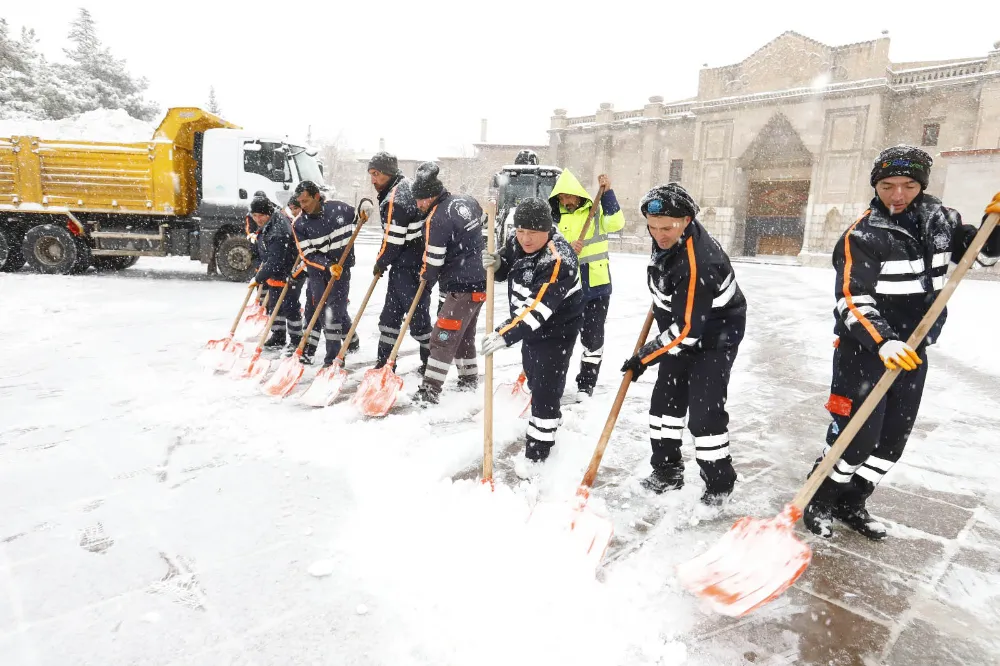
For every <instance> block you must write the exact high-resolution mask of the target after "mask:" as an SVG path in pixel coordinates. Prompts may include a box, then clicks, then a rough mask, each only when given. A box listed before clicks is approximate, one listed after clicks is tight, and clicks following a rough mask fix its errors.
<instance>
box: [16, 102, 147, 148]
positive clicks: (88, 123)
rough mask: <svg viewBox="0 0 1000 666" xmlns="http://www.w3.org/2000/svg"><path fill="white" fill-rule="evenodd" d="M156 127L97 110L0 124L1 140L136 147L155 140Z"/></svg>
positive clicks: (117, 111)
mask: <svg viewBox="0 0 1000 666" xmlns="http://www.w3.org/2000/svg"><path fill="white" fill-rule="evenodd" d="M157 124H158V123H152V122H146V121H144V120H137V119H136V118H133V117H132V116H130V115H128V113H127V112H126V111H125V110H123V109H114V110H108V109H97V110H95V111H87V112H86V113H79V114H76V115H73V116H69V117H67V118H63V119H62V120H25V119H22V120H0V136H35V137H38V138H40V139H48V140H50V141H101V142H107V143H135V142H139V141H148V140H150V139H152V138H153V132H154V131H156V127H157Z"/></svg>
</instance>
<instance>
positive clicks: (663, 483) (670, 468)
mask: <svg viewBox="0 0 1000 666" xmlns="http://www.w3.org/2000/svg"><path fill="white" fill-rule="evenodd" d="M639 485H641V486H642V487H643V488H645V489H646V490H649V491H651V492H654V493H656V494H657V495H661V494H663V493H665V492H666V491H668V490H680V489H681V488H683V487H684V462H683V461H682V462H675V463H671V462H668V463H666V464H664V465H659V466H657V467H654V468H653V473H652V474H650V475H649V476H647V477H646V478H645V479H643V480H642V481H640V482H639Z"/></svg>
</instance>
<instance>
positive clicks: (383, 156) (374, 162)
mask: <svg viewBox="0 0 1000 666" xmlns="http://www.w3.org/2000/svg"><path fill="white" fill-rule="evenodd" d="M368 168H369V169H375V170H376V171H381V172H382V173H384V174H385V175H387V176H395V175H396V174H397V173H399V161H398V160H397V159H396V156H395V155H393V154H392V153H387V152H385V151H384V150H382V151H379V152H377V153H375V154H374V155H372V158H371V159H370V160H368Z"/></svg>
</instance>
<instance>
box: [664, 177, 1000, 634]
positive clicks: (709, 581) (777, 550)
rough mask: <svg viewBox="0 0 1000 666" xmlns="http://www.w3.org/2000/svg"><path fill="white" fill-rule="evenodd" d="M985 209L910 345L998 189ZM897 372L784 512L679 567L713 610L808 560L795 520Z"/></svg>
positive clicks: (756, 594) (769, 590) (970, 257)
mask: <svg viewBox="0 0 1000 666" xmlns="http://www.w3.org/2000/svg"><path fill="white" fill-rule="evenodd" d="M987 211H990V212H992V214H991V215H990V216H989V217H987V219H986V221H985V222H984V223H983V225H982V226H981V227H980V228H979V233H977V234H976V236H975V238H974V239H973V240H972V243H971V244H970V245H969V249H968V250H966V251H965V255H964V256H963V257H962V260H961V261H960V262H959V264H958V268H956V269H955V272H954V273H952V275H951V278H950V279H949V280H948V283H947V284H946V285H945V286H944V289H942V290H941V292H940V293H939V294H938V295H937V298H935V299H934V303H932V304H931V307H930V309H929V310H928V311H927V314H925V315H924V318H923V319H921V320H920V323H919V324H918V325H917V328H916V329H915V330H914V331H913V333H912V334H911V335H910V338H909V340H907V341H906V343H907V344H908V345H909V346H910V347H912V348H913V349H916V348H917V347H919V346H920V343H921V342H922V341H923V339H924V336H925V335H927V332H928V331H929V330H930V328H931V326H933V325H934V322H935V321H937V318H938V316H940V314H941V312H942V310H944V307H945V304H947V302H948V299H949V298H951V295H952V293H954V291H955V288H956V287H958V283H959V282H960V281H961V280H962V278H963V277H964V276H965V273H966V271H967V270H969V266H971V265H972V262H973V261H975V259H976V256H977V255H978V254H979V252H980V250H982V248H983V245H984V244H985V243H986V240H987V238H988V237H989V235H990V232H991V231H992V230H993V228H994V227H995V226H996V224H997V220H998V219H1000V215H998V212H1000V194H998V195H997V197H996V198H995V199H994V200H993V203H992V204H991V206H990V207H989V208H987ZM848 303H850V296H848ZM899 372H900V371H899V369H895V370H886V372H885V374H883V375H882V378H881V379H880V380H879V381H878V383H877V384H876V385H875V388H873V389H872V391H871V393H869V394H868V397H867V398H865V401H864V402H863V403H861V406H860V407H859V408H858V411H857V413H855V414H854V416H853V417H851V420H850V422H849V423H848V424H847V426H846V427H845V428H844V429H843V431H841V433H840V435H839V436H838V437H837V441H836V442H834V444H833V446H832V447H830V450H829V451H827V453H826V455H825V456H824V457H823V460H822V462H820V464H819V465H818V466H817V467H816V469H815V470H814V471H813V473H812V474H810V475H809V479H808V480H807V481H806V483H805V485H804V486H803V487H802V490H800V491H799V494H798V495H796V496H795V498H794V499H793V500H792V502H791V504H787V505H785V508H784V509H783V510H782V512H781V513H780V514H778V515H777V516H776V517H774V518H771V519H759V518H750V517H745V518H741V519H740V520H738V521H737V522H736V523H735V524H734V525H733V527H732V528H731V529H730V530H729V532H727V533H726V534H724V535H723V536H722V538H721V539H719V541H718V542H716V544H715V545H714V546H712V547H711V548H709V549H708V550H707V551H705V552H704V553H703V554H701V555H699V556H698V557H695V558H694V559H692V560H689V561H687V562H684V563H682V564H680V565H678V566H677V578H678V580H680V583H681V585H683V586H684V587H685V588H687V590H688V591H689V592H691V593H692V594H694V595H696V596H698V597H700V598H702V599H703V600H705V601H706V602H708V605H709V606H710V607H711V608H712V610H714V611H715V612H717V613H720V614H722V615H729V616H731V617H739V616H742V615H746V614H747V613H749V612H750V611H752V610H754V609H756V608H759V607H760V606H763V605H764V604H766V603H767V602H769V601H771V600H773V599H775V598H777V597H778V596H780V595H781V593H782V592H784V591H785V590H787V589H788V588H789V586H791V585H792V583H794V582H795V581H796V580H797V579H798V578H799V576H801V575H802V573H803V572H804V571H805V570H806V567H808V566H809V562H810V560H811V559H812V551H811V550H810V549H809V546H808V545H806V544H805V543H803V542H802V541H800V540H799V539H798V538H797V537H796V536H795V534H794V531H793V530H794V527H795V523H796V522H797V521H798V519H799V518H801V517H802V512H803V511H804V510H805V508H806V506H807V505H808V504H809V500H811V499H812V497H813V495H814V494H816V491H817V490H818V489H819V487H820V484H822V483H823V481H824V480H825V479H826V477H827V475H828V474H829V473H830V470H832V469H833V466H834V465H835V464H836V463H837V461H838V460H840V456H841V455H842V454H843V453H844V451H845V450H846V449H847V446H848V445H849V444H850V443H851V440H853V439H854V436H855V435H856V434H857V432H858V431H859V430H860V429H861V427H862V426H863V425H864V423H865V421H866V420H867V419H868V417H869V415H871V413H872V411H874V409H875V407H876V406H877V405H878V403H879V401H880V400H882V398H883V397H884V396H885V394H886V392H887V391H888V390H889V387H890V386H892V383H893V381H895V379H896V376H897V375H898V374H899Z"/></svg>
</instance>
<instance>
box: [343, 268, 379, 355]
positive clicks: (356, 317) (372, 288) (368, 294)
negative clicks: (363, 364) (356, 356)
mask: <svg viewBox="0 0 1000 666" xmlns="http://www.w3.org/2000/svg"><path fill="white" fill-rule="evenodd" d="M381 277H382V274H381V273H379V274H378V275H376V276H375V277H373V278H372V283H371V284H370V285H368V291H367V292H365V297H364V299H362V301H361V307H359V308H358V312H357V314H355V315H354V321H353V322H351V328H350V329H349V330H348V331H347V335H346V336H345V337H344V344H342V345H340V352H339V353H338V354H337V360H338V361H341V362H343V361H344V358H345V357H346V356H347V348H348V347H350V342H351V340H353V339H354V332H355V331H357V330H358V324H360V323H361V315H362V314H364V312H365V308H367V307H368V300H369V299H370V298H371V297H372V292H373V291H375V285H377V284H378V281H379V278H381Z"/></svg>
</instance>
